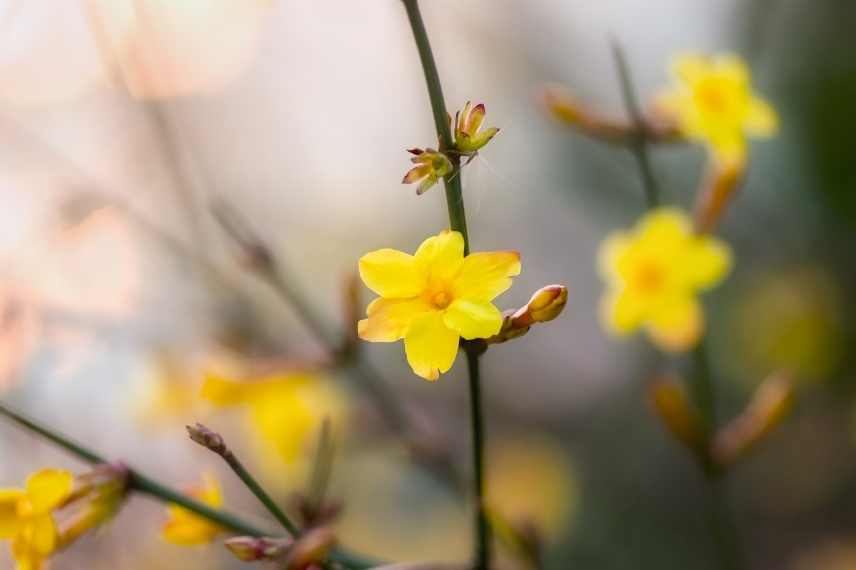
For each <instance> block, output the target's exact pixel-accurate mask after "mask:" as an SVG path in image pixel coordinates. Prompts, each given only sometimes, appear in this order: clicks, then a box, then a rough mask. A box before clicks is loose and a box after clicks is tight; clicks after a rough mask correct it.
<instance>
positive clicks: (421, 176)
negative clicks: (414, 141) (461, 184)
mask: <svg viewBox="0 0 856 570" xmlns="http://www.w3.org/2000/svg"><path fill="white" fill-rule="evenodd" d="M407 152H409V153H410V154H412V155H413V158H411V159H410V162H412V163H413V164H415V165H416V166H414V167H413V168H411V169H410V170H408V171H407V174H405V175H404V179H403V180H402V181H401V183H402V184H413V183H414V182H419V186H418V187H417V188H416V193H417V194H422V193H424V192H425V191H426V190H428V189H429V188H431V187H432V186H434V185H435V184H437V182H438V181H439V180H440V179H441V178H443V177H444V176H446V175H447V174H449V173H451V172H452V169H453V168H454V167H453V166H452V162H451V161H450V160H449V159H448V158H447V157H446V155H445V154H443V153H442V152H439V151H436V150H434V149H432V148H426V149H424V150H423V149H421V148H411V149H408V150H407Z"/></svg>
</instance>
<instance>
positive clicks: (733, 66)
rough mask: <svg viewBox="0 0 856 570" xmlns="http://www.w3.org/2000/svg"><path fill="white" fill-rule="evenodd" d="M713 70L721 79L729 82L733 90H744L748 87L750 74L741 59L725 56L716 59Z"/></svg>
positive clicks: (731, 55) (735, 56)
mask: <svg viewBox="0 0 856 570" xmlns="http://www.w3.org/2000/svg"><path fill="white" fill-rule="evenodd" d="M714 69H715V71H716V73H717V74H718V75H720V76H721V77H722V78H723V79H725V80H727V81H729V82H730V83H731V84H732V85H733V86H734V88H737V89H739V88H745V87H746V86H748V85H749V81H750V77H751V74H750V72H749V68H748V67H747V66H746V62H745V61H743V58H741V57H739V56H737V55H734V54H726V55H721V56H719V57H717V58H716V62H715V65H714Z"/></svg>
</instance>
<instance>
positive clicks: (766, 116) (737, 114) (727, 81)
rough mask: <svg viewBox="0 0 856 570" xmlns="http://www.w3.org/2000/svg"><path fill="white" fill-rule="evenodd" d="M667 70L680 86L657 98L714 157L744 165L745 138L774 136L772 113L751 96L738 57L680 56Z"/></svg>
mask: <svg viewBox="0 0 856 570" xmlns="http://www.w3.org/2000/svg"><path fill="white" fill-rule="evenodd" d="M671 67H672V74H673V75H674V78H675V80H676V81H677V83H678V86H677V87H675V88H673V89H672V90H670V91H667V92H666V93H664V94H663V95H662V96H661V97H660V99H659V104H660V107H661V108H662V109H663V110H664V111H665V112H666V113H668V114H670V115H673V116H674V117H675V118H676V119H677V121H678V123H679V126H680V128H681V130H682V131H683V133H684V135H685V136H687V137H689V138H691V139H695V140H699V141H704V142H706V143H707V144H708V145H710V147H711V149H712V150H713V151H714V153H715V154H716V156H717V157H718V158H720V159H723V160H726V161H732V160H738V161H740V160H743V159H744V157H745V155H746V136H747V135H751V136H756V137H769V136H771V135H773V134H774V133H775V132H776V130H777V128H778V123H779V120H778V117H777V115H776V112H775V110H774V109H773V108H772V107H771V106H770V104H769V103H767V102H766V101H764V100H763V99H761V98H759V97H757V96H756V95H755V94H754V93H753V92H752V85H751V75H750V72H749V69H748V68H747V67H746V64H745V63H744V62H743V60H741V59H740V58H739V57H737V56H734V55H721V56H718V57H716V58H709V57H705V56H701V55H694V54H684V55H681V56H678V57H676V58H675V59H674V60H673V62H672V66H671Z"/></svg>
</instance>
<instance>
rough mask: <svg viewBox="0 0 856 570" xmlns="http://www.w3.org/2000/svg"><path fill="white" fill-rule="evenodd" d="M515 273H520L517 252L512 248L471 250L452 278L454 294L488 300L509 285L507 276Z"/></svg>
mask: <svg viewBox="0 0 856 570" xmlns="http://www.w3.org/2000/svg"><path fill="white" fill-rule="evenodd" d="M517 275H520V254H519V253H517V252H516V251H493V252H483V253H471V254H470V255H468V256H467V257H466V259H464V263H463V265H462V266H461V272H460V273H459V274H458V276H457V278H456V279H455V283H454V296H455V298H464V299H470V300H472V301H492V300H493V299H494V298H496V297H497V296H498V295H500V294H501V293H504V292H505V291H507V290H508V288H509V287H511V277H515V276H517Z"/></svg>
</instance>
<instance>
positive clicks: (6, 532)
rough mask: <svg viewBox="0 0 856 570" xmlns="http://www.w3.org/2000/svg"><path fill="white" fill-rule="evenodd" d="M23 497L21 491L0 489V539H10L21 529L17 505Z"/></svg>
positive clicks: (23, 494)
mask: <svg viewBox="0 0 856 570" xmlns="http://www.w3.org/2000/svg"><path fill="white" fill-rule="evenodd" d="M25 497H26V493H25V492H24V491H22V490H21V489H0V539H6V538H12V537H13V536H14V535H15V534H16V533H17V532H18V529H20V528H21V519H20V517H19V516H18V505H19V504H20V502H21V500H23V499H24V498H25Z"/></svg>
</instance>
